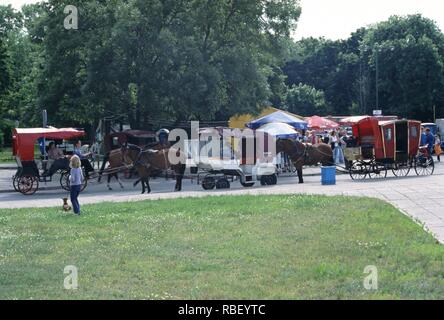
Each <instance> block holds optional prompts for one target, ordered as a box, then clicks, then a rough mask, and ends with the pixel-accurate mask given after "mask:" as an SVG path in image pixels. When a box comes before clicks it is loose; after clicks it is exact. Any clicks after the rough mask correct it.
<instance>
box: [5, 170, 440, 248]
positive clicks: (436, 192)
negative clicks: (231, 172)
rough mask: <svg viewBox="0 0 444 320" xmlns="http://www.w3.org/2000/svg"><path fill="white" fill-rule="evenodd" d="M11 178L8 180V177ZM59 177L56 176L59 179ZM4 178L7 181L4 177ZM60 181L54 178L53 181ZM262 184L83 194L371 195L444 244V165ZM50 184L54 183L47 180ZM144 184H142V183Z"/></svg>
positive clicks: (9, 203) (19, 200) (20, 200)
mask: <svg viewBox="0 0 444 320" xmlns="http://www.w3.org/2000/svg"><path fill="white" fill-rule="evenodd" d="M307 171H308V173H315V172H319V169H309V170H307ZM10 176H11V172H5V171H3V172H2V171H0V187H1V186H6V185H7V184H10ZM5 179H8V180H5ZM56 180H57V179H56ZM2 181H3V182H2ZM54 185H55V184H52V186H54ZM257 185H258V186H256V187H254V188H251V189H245V188H242V187H241V186H240V184H239V183H238V182H234V183H233V184H232V188H231V189H230V190H224V191H204V190H202V188H201V187H200V186H198V185H197V184H196V181H185V182H184V188H183V190H184V191H183V192H181V193H174V192H171V191H172V190H173V189H174V181H173V180H169V181H165V179H163V178H158V179H155V180H152V182H151V187H152V190H153V193H152V194H150V195H140V194H138V192H140V189H139V188H137V189H134V188H133V187H132V181H126V182H125V189H124V190H120V188H119V187H118V185H117V184H116V183H114V184H113V187H114V188H115V191H112V192H111V191H108V190H107V188H106V185H105V184H97V183H93V184H91V185H90V186H88V189H87V191H86V192H85V193H83V194H82V196H81V202H82V203H83V204H90V203H100V202H104V201H111V202H127V201H140V200H147V199H150V200H155V199H171V198H179V197H204V196H208V195H211V196H218V195H243V194H252V195H261V194H296V193H298V194H322V195H331V196H333V195H345V196H366V197H374V198H378V199H382V200H385V201H387V202H389V203H391V204H393V205H394V206H396V207H397V208H399V209H400V210H401V211H402V212H404V213H405V214H407V215H408V216H410V217H411V218H412V219H414V220H415V221H417V222H418V223H421V224H423V225H424V227H425V228H426V229H428V230H429V231H430V232H432V233H433V234H434V236H435V237H436V238H437V239H438V240H439V241H440V242H441V243H443V244H444V209H443V208H444V165H442V164H437V165H436V170H435V175H433V176H431V177H417V176H416V175H414V172H412V173H410V176H409V177H406V178H395V177H393V176H391V175H390V176H389V178H388V179H386V180H374V181H364V182H354V181H352V180H351V179H350V177H349V176H348V175H339V176H338V183H337V185H336V186H322V185H320V176H308V177H307V178H306V183H305V184H304V185H299V184H297V179H296V178H295V177H286V178H280V179H279V184H278V185H276V186H272V187H261V186H260V185H259V184H257ZM48 186H51V184H48ZM139 187H140V186H139ZM64 196H67V193H66V192H62V191H60V190H56V191H39V192H37V193H36V194H35V195H33V196H31V197H26V196H22V195H20V194H16V193H0V208H32V207H52V206H60V205H61V200H60V199H61V198H62V197H64Z"/></svg>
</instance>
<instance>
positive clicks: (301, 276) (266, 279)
mask: <svg viewBox="0 0 444 320" xmlns="http://www.w3.org/2000/svg"><path fill="white" fill-rule="evenodd" d="M67 265H74V266H76V267H77V268H78V279H79V288H78V290H65V289H64V288H63V283H64V282H63V281H64V278H65V277H66V275H65V274H64V273H63V270H64V268H65V266H67ZM368 265H374V266H376V267H377V268H378V272H379V281H378V286H379V289H378V290H376V291H367V290H365V289H364V287H363V280H364V277H365V276H366V275H365V274H364V268H365V267H366V266H368ZM443 297H444V246H441V245H439V244H438V243H437V242H436V240H434V238H433V237H432V236H430V235H429V234H427V233H426V232H424V231H423V230H422V228H421V227H420V226H418V225H417V224H415V223H413V222H412V221H411V220H410V219H408V218H407V217H405V216H404V215H402V214H401V213H400V212H399V211H397V210H396V209H395V208H394V207H392V206H391V205H388V204H386V203H384V202H381V201H378V200H373V199H358V198H345V197H333V198H328V197H321V196H299V195H297V196H261V197H254V196H242V197H208V198H202V199H179V200H161V201H147V202H138V203H120V204H100V205H92V206H84V207H83V215H82V216H81V217H75V216H73V215H71V214H65V213H62V212H61V210H59V209H55V208H54V209H23V210H0V298H1V299H15V298H19V299H23V298H24V299H31V298H32V299H65V298H67V299H83V298H85V299H96V298H100V299H101V298H106V299H127V298H128V299H133V298H135V299H226V298H230V299H318V298H320V299H385V298H389V299H392V298H393V299H401V298H406V299H415V298H421V299H422V298H432V299H433V298H436V299H439V298H441V299H442V298H443Z"/></svg>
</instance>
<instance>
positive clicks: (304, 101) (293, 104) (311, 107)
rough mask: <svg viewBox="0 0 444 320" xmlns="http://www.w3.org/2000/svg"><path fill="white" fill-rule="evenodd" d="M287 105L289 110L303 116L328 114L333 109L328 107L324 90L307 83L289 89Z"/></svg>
mask: <svg viewBox="0 0 444 320" xmlns="http://www.w3.org/2000/svg"><path fill="white" fill-rule="evenodd" d="M286 107H287V110H288V111H290V112H292V113H295V114H299V115H302V116H312V115H326V114H329V113H330V111H331V110H329V109H328V108H327V104H326V102H325V95H324V92H323V91H321V90H316V89H315V88H313V87H310V86H309V85H306V84H299V85H298V86H293V87H291V88H290V89H289V90H288V93H287V99H286Z"/></svg>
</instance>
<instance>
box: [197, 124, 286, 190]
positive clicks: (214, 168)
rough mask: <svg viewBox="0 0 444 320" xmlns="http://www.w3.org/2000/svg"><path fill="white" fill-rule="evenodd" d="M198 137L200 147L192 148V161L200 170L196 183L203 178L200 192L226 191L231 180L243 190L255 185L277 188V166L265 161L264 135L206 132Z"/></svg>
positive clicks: (215, 129) (265, 140)
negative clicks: (201, 176)
mask: <svg viewBox="0 0 444 320" xmlns="http://www.w3.org/2000/svg"><path fill="white" fill-rule="evenodd" d="M199 135H200V138H199V141H196V142H197V143H199V144H200V145H199V146H197V147H196V148H194V150H197V151H199V154H192V159H193V160H194V162H195V164H194V165H195V166H196V167H197V168H198V169H200V170H201V173H200V174H198V175H199V179H198V180H199V181H200V180H201V179H200V175H201V174H203V176H204V177H203V179H202V187H203V189H205V190H212V189H214V188H216V189H229V188H230V182H229V181H230V180H231V181H232V180H233V178H234V177H237V178H239V181H240V183H241V185H242V186H243V187H246V188H249V187H253V186H254V185H255V183H256V181H260V183H261V184H262V185H275V184H277V174H276V172H277V169H276V165H275V164H274V163H273V162H272V161H268V160H267V159H266V158H267V156H270V155H271V153H270V152H269V150H268V143H267V140H268V135H267V134H264V133H259V132H254V131H250V134H246V135H243V134H242V133H241V132H238V133H236V132H233V131H231V130H229V129H226V128H206V129H202V130H201V131H200V132H199ZM190 153H191V152H190Z"/></svg>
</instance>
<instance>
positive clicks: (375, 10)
mask: <svg viewBox="0 0 444 320" xmlns="http://www.w3.org/2000/svg"><path fill="white" fill-rule="evenodd" d="M33 2H37V0H0V4H12V5H13V6H14V7H15V8H20V7H21V6H22V5H23V4H25V3H33ZM301 4H302V15H301V18H300V20H299V22H298V28H297V30H296V32H295V33H294V37H295V38H296V39H301V38H304V37H325V38H328V39H333V40H337V39H346V38H347V37H348V36H349V35H350V34H351V33H352V32H354V31H356V30H357V29H358V28H360V27H364V26H367V25H369V24H373V23H376V22H380V21H384V20H387V19H388V18H389V17H390V16H391V15H395V14H396V15H407V14H415V13H421V14H423V15H424V16H425V17H428V18H430V19H432V20H435V21H436V22H437V23H438V25H439V27H440V28H441V30H444V0H301Z"/></svg>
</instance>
